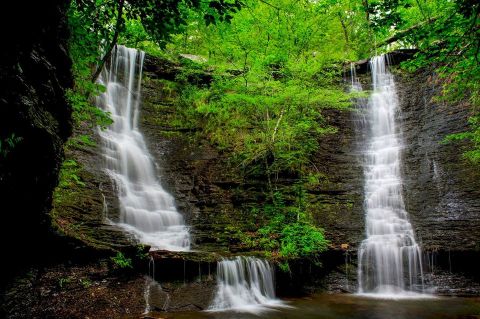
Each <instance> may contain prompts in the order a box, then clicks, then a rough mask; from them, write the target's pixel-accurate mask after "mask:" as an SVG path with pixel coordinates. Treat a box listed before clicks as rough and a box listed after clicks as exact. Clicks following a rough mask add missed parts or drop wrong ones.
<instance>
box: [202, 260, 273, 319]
mask: <svg viewBox="0 0 480 319" xmlns="http://www.w3.org/2000/svg"><path fill="white" fill-rule="evenodd" d="M281 305H282V302H281V301H280V300H279V299H276V298H275V286H274V275H273V269H272V267H271V266H270V264H269V263H268V262H267V261H266V260H262V259H258V258H254V257H241V256H238V257H236V258H234V259H223V260H221V261H220V262H219V263H218V266H217V293H216V295H215V299H214V300H213V303H212V305H211V306H210V307H209V310H213V311H223V310H233V311H240V312H252V313H256V312H261V311H262V310H265V309H266V308H265V307H266V306H267V307H271V306H281Z"/></svg>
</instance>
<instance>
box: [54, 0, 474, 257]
mask: <svg viewBox="0 0 480 319" xmlns="http://www.w3.org/2000/svg"><path fill="white" fill-rule="evenodd" d="M478 11H479V5H478V4H477V3H476V2H472V1H468V0H457V1H447V0H435V1H425V0H415V1H413V0H371V1H365V0H364V1H360V0H342V1H330V0H324V1H293V0H280V1H275V2H270V1H254V0H246V1H242V2H240V1H223V0H221V1H216V0H211V1H205V2H202V1H196V0H187V1H168V2H164V1H156V0H145V1H127V0H125V1H108V0H104V1H93V0H76V1H72V4H71V8H70V14H69V23H70V28H71V33H72V36H71V42H70V47H69V52H70V55H71V57H72V59H73V61H74V66H73V71H74V74H75V78H76V82H75V89H74V90H72V91H71V92H70V93H69V95H68V96H69V99H70V102H71V104H72V107H73V109H74V118H75V120H76V123H77V126H78V127H85V126H92V125H93V126H97V125H99V126H100V127H102V126H105V125H108V124H109V122H110V120H109V118H108V114H104V113H103V112H101V111H100V110H98V109H97V108H95V107H94V106H93V105H92V102H91V101H92V97H94V96H95V95H96V94H98V93H99V92H101V91H102V90H103V88H102V87H101V86H99V85H98V84H96V83H94V82H92V79H93V80H95V79H96V77H97V76H98V74H99V70H100V69H101V68H102V66H103V64H104V63H108V57H109V54H110V52H111V50H112V49H113V48H114V45H115V44H117V43H122V44H126V45H128V46H133V47H137V48H139V49H143V50H145V51H147V53H149V54H152V55H157V56H162V57H167V58H169V59H172V60H178V61H180V63H181V64H182V70H183V71H182V72H181V73H180V74H179V75H178V76H177V79H176V82H177V83H178V84H179V85H180V87H177V88H176V89H177V90H178V91H180V92H181V95H180V96H179V98H178V99H177V100H176V101H175V103H177V104H178V105H179V106H181V107H180V110H181V112H180V113H178V114H176V115H175V116H174V118H173V119H172V120H173V121H175V123H176V125H178V126H179V127H182V128H201V130H199V131H198V134H199V135H201V136H202V137H203V138H206V139H208V140H209V141H210V143H211V144H212V145H214V146H215V147H217V149H218V150H220V151H221V152H223V153H224V154H227V156H228V157H229V158H230V162H231V164H232V165H231V167H233V168H234V169H236V170H238V171H239V172H240V173H241V175H242V177H243V178H244V179H249V178H253V179H265V180H266V181H267V184H268V189H266V190H265V198H266V199H265V201H264V202H262V203H260V205H259V207H254V208H253V209H252V216H255V218H257V219H258V220H259V223H257V224H256V228H257V229H254V230H247V228H243V229H237V230H236V234H237V235H236V236H237V237H238V238H239V239H240V240H241V241H242V242H243V244H244V245H245V246H246V247H252V249H253V248H261V249H263V250H265V251H270V252H272V251H273V255H274V256H279V257H282V258H298V257H308V256H313V255H315V254H317V253H319V252H321V251H323V250H325V249H326V247H327V243H328V242H327V241H326V240H325V238H324V236H323V231H322V229H320V228H317V227H316V226H314V224H313V218H312V212H313V210H315V209H318V207H317V208H315V207H313V206H312V205H309V203H308V200H305V196H303V195H301V194H303V193H305V192H306V190H308V189H309V188H312V187H315V185H319V184H320V183H321V182H322V180H325V179H328V176H323V175H322V174H321V173H320V170H319V168H318V167H316V166H315V165H314V164H313V162H312V158H313V157H314V156H315V152H316V150H317V149H318V148H319V146H320V145H321V143H322V138H323V137H325V136H326V135H329V134H335V132H336V131H337V130H338V129H341V128H338V127H332V126H330V125H329V124H328V123H327V122H326V121H325V119H324V117H323V115H322V114H323V111H324V110H325V109H339V110H346V109H348V108H349V99H350V98H351V95H349V94H347V93H345V91H344V89H343V87H342V83H341V81H340V80H341V79H342V76H343V73H344V72H345V71H344V65H345V63H346V62H348V61H355V60H359V59H362V58H367V57H369V56H371V55H373V54H374V53H377V52H385V51H388V50H391V49H393V48H402V47H414V48H416V49H417V50H418V53H417V54H416V55H415V58H414V59H413V60H412V61H409V62H408V63H405V65H404V67H405V68H406V69H408V70H415V69H417V68H423V67H433V68H435V70H436V72H437V74H438V75H439V78H440V83H441V84H442V85H444V90H443V93H444V94H443V96H441V97H439V98H441V99H444V100H448V101H452V100H453V101H467V100H468V102H469V103H470V105H471V107H472V110H473V111H472V112H473V116H472V118H471V120H470V121H471V126H472V130H471V131H470V132H463V133H459V134H455V135H452V136H450V137H448V139H450V140H455V139H469V140H471V141H472V142H473V147H474V148H473V149H472V150H471V151H469V152H468V153H466V156H467V157H468V158H470V159H471V160H472V161H478V158H480V155H479V154H480V150H479V145H480V142H479V141H480V137H479V132H480V129H479V125H478V123H479V121H478V115H477V113H476V112H477V111H476V110H477V109H476V106H477V105H478V103H479V97H478V94H479V91H478V83H479V79H478V74H479V72H478V54H479V52H478V51H479V47H480V42H479V41H478V39H479V38H480V37H479V36H478V32H479V23H478V15H479V12H478ZM182 54H183V55H182ZM185 54H187V55H185ZM179 56H182V58H180V59H179ZM199 74H208V75H209V80H208V81H205V80H204V79H202V78H201V77H199V76H198V75H199ZM83 131H85V130H83ZM69 145H73V146H74V147H79V146H80V147H88V146H93V145H94V142H93V141H92V139H91V138H90V137H89V136H88V133H87V134H84V133H82V134H79V135H77V136H75V137H74V141H73V142H72V143H70V144H69ZM76 170H78V167H77V165H76V162H74V161H73V159H68V160H67V161H66V162H65V164H64V169H63V170H62V174H61V178H62V181H61V183H60V186H59V189H68V187H65V185H67V186H68V185H71V184H72V183H73V184H74V186H75V187H82V181H81V180H80V179H79V178H78V176H77V174H76V173H75V172H76ZM65 179H69V180H70V182H69V180H65ZM285 179H288V180H290V181H291V182H290V186H291V187H287V188H285V187H282V186H281V185H280V184H281V183H279V180H285ZM69 183H70V184H69ZM55 198H56V199H59V198H61V196H56V197H55Z"/></svg>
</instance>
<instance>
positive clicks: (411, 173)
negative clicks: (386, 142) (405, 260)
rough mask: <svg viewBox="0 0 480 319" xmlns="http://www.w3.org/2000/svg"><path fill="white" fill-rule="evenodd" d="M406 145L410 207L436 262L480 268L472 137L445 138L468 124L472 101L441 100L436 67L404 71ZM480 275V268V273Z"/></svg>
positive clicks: (478, 188) (479, 189) (479, 191)
mask: <svg viewBox="0 0 480 319" xmlns="http://www.w3.org/2000/svg"><path fill="white" fill-rule="evenodd" d="M398 82H399V98H400V108H401V114H399V120H400V121H401V123H402V128H403V135H404V141H405V149H404V151H403V176H404V188H403V189H404V196H405V205H406V209H407V211H408V212H409V215H410V219H411V221H412V223H413V225H414V227H415V231H416V235H417V238H418V239H419V241H420V242H421V243H422V247H423V249H424V251H426V252H427V253H428V254H429V256H430V263H431V264H432V265H431V267H433V268H435V266H437V265H440V266H442V267H444V268H446V269H450V270H452V271H454V272H455V271H467V272H471V273H473V274H476V273H477V271H476V268H475V267H476V266H474V265H475V264H476V263H477V262H478V261H479V259H480V254H479V251H480V241H479V236H480V171H479V170H478V165H474V164H472V163H470V162H468V161H467V160H466V159H465V158H463V156H462V154H463V152H465V151H466V150H467V149H468V147H469V146H470V145H468V143H460V142H450V143H445V142H444V139H445V137H446V136H447V135H449V134H452V133H458V132H463V131H466V130H467V129H468V124H467V120H468V117H469V116H470V110H471V107H470V106H469V105H468V104H467V103H457V104H451V103H449V104H446V103H442V102H436V101H435V96H438V95H439V94H440V93H441V87H440V85H441V84H440V81H439V80H438V78H436V75H435V74H432V73H431V72H425V71H424V72H418V73H416V74H403V75H402V76H398ZM477 275H478V274H477Z"/></svg>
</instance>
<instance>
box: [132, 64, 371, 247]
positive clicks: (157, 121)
mask: <svg viewBox="0 0 480 319" xmlns="http://www.w3.org/2000/svg"><path fill="white" fill-rule="evenodd" d="M155 61H157V62H158V60H156V59H153V58H149V57H147V58H146V59H145V69H144V70H145V72H144V73H145V76H146V79H145V81H144V83H143V93H142V94H143V104H142V111H141V119H140V125H141V130H142V132H143V133H144V135H145V138H146V141H147V143H148V144H149V149H150V151H151V152H152V155H153V156H154V158H155V161H156V162H157V163H158V164H159V165H158V167H159V175H160V178H161V181H162V184H163V186H164V187H165V188H167V189H168V190H169V191H170V192H171V193H172V194H173V195H174V196H175V198H176V200H177V205H178V208H179V210H180V211H181V212H182V213H183V214H184V215H185V216H186V219H187V224H188V225H191V227H192V229H191V230H192V234H193V236H194V241H195V243H196V244H198V245H201V249H202V250H214V251H224V252H227V251H236V250H241V249H242V247H237V246H236V244H237V243H235V241H233V239H232V232H233V231H234V230H235V229H236V228H240V229H241V227H239V225H252V224H253V225H254V224H255V218H254V217H253V215H252V214H251V207H255V206H259V205H261V204H262V203H263V202H265V196H266V195H265V194H266V193H267V192H266V190H267V182H266V180H264V179H263V180H262V179H256V178H255V177H250V178H248V179H245V178H244V177H242V175H241V174H240V172H239V171H238V170H237V169H236V168H235V167H233V166H232V165H231V164H230V162H229V158H228V154H226V153H221V152H219V151H218V150H217V149H215V148H214V147H213V146H212V145H210V144H209V142H208V141H207V140H205V139H202V138H199V134H196V132H197V131H198V130H200V129H201V127H196V126H195V125H194V124H193V125H191V123H188V122H186V121H182V123H181V124H180V126H179V124H177V122H179V118H180V119H181V116H180V115H179V114H182V110H181V109H180V108H181V106H179V105H178V103H176V98H177V97H178V92H177V91H178V90H180V89H181V88H180V87H179V86H178V84H176V83H174V82H172V81H171V78H172V77H171V73H172V72H173V71H168V70H177V69H178V67H175V66H172V65H170V64H169V65H166V66H165V67H163V66H157V67H155V66H152V65H149V64H150V63H152V62H155ZM324 117H325V119H326V121H327V122H328V123H329V124H330V125H332V126H335V127H338V128H339V132H338V133H337V134H332V135H327V136H325V137H323V139H322V140H321V141H320V149H319V150H318V152H317V154H316V155H315V158H314V159H313V164H314V165H315V166H316V167H317V169H318V171H319V173H320V174H321V175H322V176H325V178H323V179H322V182H321V183H320V185H319V186H317V187H315V188H313V189H309V190H308V198H309V200H310V202H311V204H312V206H314V207H315V209H314V218H315V220H316V222H317V223H318V225H319V226H321V227H323V228H325V230H326V234H327V237H328V239H329V240H330V241H331V243H332V246H334V247H336V248H340V246H341V245H342V244H343V245H344V247H345V245H346V246H347V247H353V248H354V247H356V245H357V243H359V242H360V241H361V238H362V236H363V227H364V226H363V210H362V206H363V195H362V193H363V191H362V189H363V171H362V168H361V166H360V163H359V161H358V157H357V156H356V147H357V141H356V138H355V117H354V116H353V115H352V112H350V111H348V110H345V111H340V110H325V112H324ZM182 125H183V126H182ZM278 184H279V185H280V187H282V186H283V187H289V186H291V185H292V180H291V179H289V178H288V176H285V177H282V176H280V177H279V181H278ZM253 227H255V226H253ZM254 230H255V229H254Z"/></svg>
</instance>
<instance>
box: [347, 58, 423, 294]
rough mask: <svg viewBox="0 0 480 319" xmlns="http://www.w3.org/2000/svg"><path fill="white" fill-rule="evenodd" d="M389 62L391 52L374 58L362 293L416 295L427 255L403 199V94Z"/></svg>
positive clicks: (360, 269)
mask: <svg viewBox="0 0 480 319" xmlns="http://www.w3.org/2000/svg"><path fill="white" fill-rule="evenodd" d="M387 62H388V58H387V56H385V55H382V56H377V57H374V58H372V59H371V61H370V67H371V72H372V82H373V93H372V95H371V97H370V99H369V101H368V115H367V118H366V119H367V127H368V128H369V133H368V135H367V136H368V138H367V139H368V141H367V143H366V150H365V168H364V173H365V209H366V239H365V240H364V241H363V242H362V244H361V246H360V250H359V267H358V283H359V293H360V294H364V295H367V296H373V297H380V298H403V297H404V298H412V297H418V296H419V295H420V294H419V293H418V292H422V291H423V270H422V259H421V250H420V247H419V245H418V244H417V242H416V240H415V235H414V232H413V228H412V225H411V224H410V222H409V220H408V215H407V212H406V210H405V207H404V202H403V198H402V177H401V172H400V160H401V150H402V138H401V133H400V130H399V129H398V128H397V123H396V121H395V113H396V112H397V110H398V98H397V92H396V88H395V81H394V78H393V75H392V74H391V73H390V72H389V71H388V66H387V65H388V63H387ZM352 83H353V84H355V83H356V81H355V80H352ZM354 89H358V86H355V88H354ZM420 296H421V295H420Z"/></svg>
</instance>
